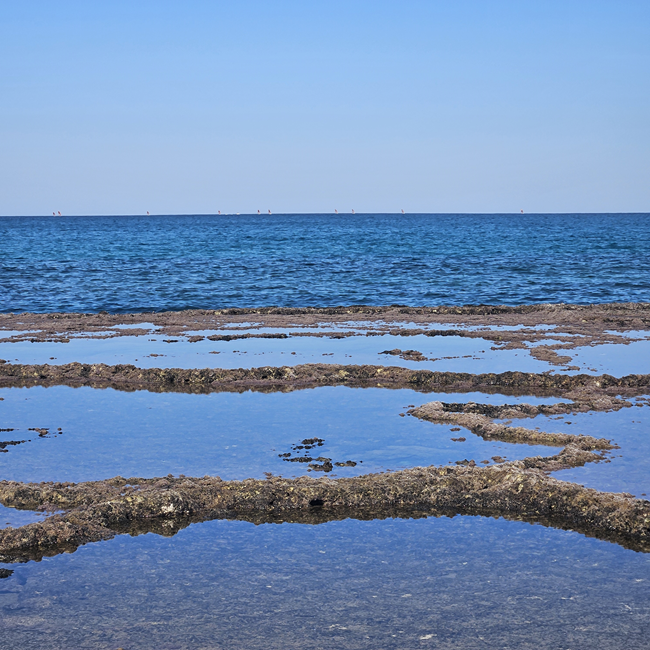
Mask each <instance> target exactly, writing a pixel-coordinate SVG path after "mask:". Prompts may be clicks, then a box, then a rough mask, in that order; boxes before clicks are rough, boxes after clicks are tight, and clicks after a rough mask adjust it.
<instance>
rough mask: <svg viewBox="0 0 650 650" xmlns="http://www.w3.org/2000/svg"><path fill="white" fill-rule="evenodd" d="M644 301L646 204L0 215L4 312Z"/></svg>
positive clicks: (648, 287) (648, 241)
mask: <svg viewBox="0 0 650 650" xmlns="http://www.w3.org/2000/svg"><path fill="white" fill-rule="evenodd" d="M648 300H650V214H611V215H607V214H563V215H543V214H537V215H494V214H485V215H477V214H473V215H462V214H461V215H435V214H413V215H394V214H372V215H325V214H323V215H313V214H309V215H300V214H294V215H273V216H258V215H225V216H216V215H183V216H155V217H154V216H151V217H147V216H128V217H127V216H120V217H112V216H105V217H61V218H59V217H2V218H0V312H5V313H6V312H20V311H32V312H52V311H101V310H107V311H110V312H137V311H150V310H154V311H156V310H178V309H185V308H220V307H228V306H240V307H253V306H263V305H281V306H310V305H311V306H325V305H340V304H372V305H389V304H406V305H435V304H479V303H485V304H510V305H516V304H528V303H539V302H566V303H602V302H616V301H622V302H628V301H634V302H638V301H648Z"/></svg>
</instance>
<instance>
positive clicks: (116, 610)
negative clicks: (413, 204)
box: [0, 214, 650, 650]
mask: <svg viewBox="0 0 650 650" xmlns="http://www.w3.org/2000/svg"><path fill="white" fill-rule="evenodd" d="M619 301H620V302H630V301H634V302H646V301H650V214H525V215H521V214H516V215H515V214H406V215H402V214H355V215H351V214H348V215H342V214H339V215H335V214H291V215H281V214H278V215H275V214H274V215H264V216H262V215H163V216H100V217H97V216H77V217H66V216H63V217H0V313H18V312H100V311H107V312H111V313H129V312H149V311H165V310H182V309H189V308H202V309H211V308H213V309H216V308H225V307H259V306H272V305H277V306H286V307H294V306H295V307H301V306H336V305H351V304H367V305H391V304H399V305H412V306H418V305H442V304H446V305H463V304H481V303H482V304H506V305H520V304H529V303H578V304H589V303H604V302H619ZM142 318H143V320H147V319H148V317H147V316H144V317H142ZM17 320H20V319H17ZM152 320H154V319H152ZM140 325H141V326H142V327H148V328H149V330H147V333H146V335H145V334H143V333H142V331H141V330H138V331H134V333H133V335H128V336H119V337H117V336H115V337H109V338H104V337H101V336H98V337H93V336H90V337H87V338H83V337H78V336H71V337H70V339H67V338H65V339H60V340H45V341H39V340H38V339H34V340H30V339H24V338H22V339H21V340H19V341H11V342H10V341H5V342H4V343H0V357H2V358H3V359H6V362H8V363H48V364H53V365H56V364H64V363H70V362H73V361H79V362H84V363H98V362H105V363H110V364H116V363H119V364H123V363H133V364H136V365H138V366H140V367H162V368H165V367H191V368H194V367H208V366H209V367H222V368H231V367H235V368H236V367H258V366H267V365H273V366H281V365H288V364H289V365H290V364H297V363H320V364H323V363H344V364H348V363H349V364H352V363H381V364H385V365H402V366H405V367H412V368H415V367H420V368H424V367H426V368H430V369H435V370H447V371H457V372H465V371H469V372H501V371H505V370H522V371H524V372H541V371H544V372H555V371H558V372H560V371H562V372H564V371H563V370H560V369H558V368H557V367H552V366H550V365H549V364H548V363H547V362H545V361H542V360H539V359H535V358H532V357H531V356H530V354H529V350H522V349H519V348H516V349H510V350H506V349H496V348H495V347H494V346H493V343H494V341H492V340H488V339H485V340H483V339H475V338H464V337H453V336H446V337H437V338H430V337H425V336H421V337H420V338H418V337H416V336H413V337H411V338H409V339H408V345H409V346H417V348H418V350H422V351H423V352H425V353H426V354H427V355H428V356H429V357H431V358H430V359H428V360H427V361H413V360H411V361H408V360H405V359H401V358H399V357H394V356H390V357H386V352H385V350H387V349H390V348H395V347H397V346H398V345H402V346H404V345H406V344H405V343H404V342H403V340H402V341H401V342H400V341H398V340H397V339H402V337H400V336H398V335H397V334H395V335H394V334H390V335H388V334H387V335H386V336H385V337H375V336H370V337H367V336H354V337H352V336H351V337H343V338H342V337H333V338H330V337H321V338H313V339H312V338H307V337H297V336H296V337H293V336H290V337H288V338H286V339H247V340H233V341H212V340H210V339H209V338H206V339H205V340H202V341H199V342H196V341H194V342H192V341H190V340H189V339H188V338H187V337H186V336H180V335H179V336H178V337H175V338H173V339H170V338H169V337H168V336H166V335H162V334H160V335H159V334H158V333H157V327H158V326H156V325H154V324H153V323H149V324H148V325H147V323H144V324H140ZM245 325H246V324H244V326H245ZM357 325H358V324H357ZM132 326H133V325H132V324H131V325H130V327H132ZM117 327H119V326H117ZM117 327H116V329H117ZM127 327H129V325H127ZM14 333H16V332H14ZM17 333H18V334H20V332H17ZM75 334H78V333H75ZM2 336H10V332H9V331H8V330H0V338H1V337H2ZM634 336H635V337H637V338H640V339H641V338H642V339H643V340H638V341H637V340H634V341H632V340H631V342H630V343H629V344H628V345H623V344H619V345H600V346H597V345H596V346H592V347H589V348H586V349H585V350H582V351H576V354H575V356H576V360H575V363H579V364H580V366H579V367H578V370H573V371H571V372H592V373H602V372H611V373H613V374H617V375H622V374H625V373H630V372H641V373H646V372H649V368H648V365H649V364H648V361H649V360H650V356H649V355H648V349H649V348H648V344H649V343H650V332H635V333H634ZM391 337H392V338H391ZM630 338H631V335H630ZM180 339H184V340H180ZM379 339H381V340H379ZM635 346H636V347H635ZM581 355H582V356H581ZM3 363H4V361H3ZM568 371H570V369H567V370H566V372H568ZM555 399H560V398H559V397H557V396H555V397H553V396H551V397H549V396H545V395H542V396H539V395H522V396H513V395H510V394H498V393H493V392H492V391H490V392H489V393H488V392H486V393H481V392H475V393H459V394H449V393H440V394H438V393H425V392H421V391H416V390H412V389H399V390H397V389H388V388H382V387H373V388H350V387H347V386H336V387H333V386H329V387H327V386H321V387H317V388H309V389H300V387H296V390H294V391H290V392H284V391H277V392H272V391H268V392H267V391H252V390H251V391H246V392H243V391H242V392H230V391H222V392H219V391H218V390H215V391H212V392H206V393H197V394H192V393H182V392H173V391H172V392H164V391H158V390H155V391H154V390H149V391H148V390H140V389H135V388H134V389H133V390H131V389H130V387H127V388H126V389H125V390H121V389H119V387H111V388H102V387H92V386H83V387H74V386H67V385H60V386H50V385H35V386H30V387H22V386H9V385H2V386H0V432H2V433H0V451H1V452H3V453H0V480H13V481H20V482H25V483H28V482H41V481H75V482H79V481H93V480H103V479H107V478H110V477H114V476H116V475H121V476H125V477H147V478H151V477H154V476H166V475H169V474H172V475H174V476H183V475H187V476H203V475H211V476H221V477H222V478H223V479H227V480H231V479H232V480H242V479H246V478H249V477H256V478H262V477H263V476H264V475H265V474H267V473H272V474H275V475H279V474H282V475H283V476H302V475H307V474H306V472H308V471H311V469H307V467H305V466H304V464H300V463H287V462H285V461H284V460H283V459H284V458H286V457H287V456H288V455H290V454H288V453H287V451H288V450H293V449H294V448H296V445H297V444H301V441H303V442H304V439H305V438H309V437H314V436H317V437H318V438H319V439H320V440H321V441H322V442H323V446H322V447H319V448H320V449H322V451H321V452H319V453H323V454H328V457H330V456H331V458H332V459H334V460H336V459H340V460H353V461H355V463H356V464H355V465H354V467H351V466H345V467H343V468H340V469H339V468H338V467H337V469H336V471H335V473H334V474H335V476H336V477H337V478H340V477H345V476H354V475H359V474H364V473H373V472H387V471H394V470H400V469H404V468H408V467H414V466H427V465H447V464H454V463H455V464H467V463H468V462H469V460H468V459H471V460H473V461H475V462H476V463H486V464H489V463H490V461H489V460H488V459H490V458H491V459H492V460H493V461H494V462H501V460H503V459H504V458H507V459H508V460H516V459H520V458H525V457H530V456H539V455H548V454H549V453H555V452H556V451H558V450H551V451H549V448H547V447H540V446H533V445H524V444H513V443H508V442H500V441H498V440H489V439H483V438H482V437H479V436H476V435H473V434H472V432H471V431H469V430H468V431H462V437H459V434H458V433H457V432H458V431H459V428H458V427H452V426H451V425H443V424H433V423H431V422H424V421H421V420H418V419H416V418H412V417H406V416H405V411H407V410H408V409H409V408H410V407H413V406H420V405H422V404H424V403H427V402H429V401H432V400H445V401H452V402H465V401H475V402H478V403H486V404H503V403H513V402H519V401H521V402H528V403H547V402H548V401H552V400H555ZM630 406H632V404H631V405H630ZM634 406H635V408H622V409H620V411H616V412H611V413H609V412H608V413H606V412H598V413H591V412H587V413H574V414H571V415H570V419H569V420H564V419H562V418H557V417H552V416H538V417H537V418H535V420H534V421H532V422H531V421H529V420H525V421H523V422H522V424H523V426H526V427H536V426H537V427H539V428H541V429H542V430H544V431H554V432H560V433H572V434H576V435H577V434H585V435H591V436H595V437H605V438H607V439H611V440H612V441H613V442H614V443H615V444H616V445H617V448H616V449H615V450H613V452H612V453H611V455H610V456H608V458H607V459H606V460H605V462H602V463H590V464H588V465H587V466H585V467H576V468H573V469H571V470H562V471H561V472H556V473H555V476H556V477H557V478H559V479H560V480H568V481H573V482H576V483H579V484H581V485H585V486H586V487H589V488H594V489H598V490H604V491H609V492H617V491H619V492H622V491H625V492H626V493H629V494H633V495H634V496H636V497H639V498H647V495H648V494H650V475H649V473H648V467H650V460H649V459H650V442H649V440H650V436H648V433H649V432H650V407H649V406H648V404H647V403H646V402H643V401H637V402H635V404H634ZM637 407H638V408H637ZM34 432H40V433H39V434H38V435H36V434H35V433H34ZM3 441H4V442H3ZM499 459H500V460H499ZM357 461H358V462H357ZM334 474H332V475H331V476H333V475H334ZM311 476H314V474H311ZM129 480H130V481H131V482H134V483H137V478H131V479H129ZM9 505H11V504H9ZM46 514H47V513H43V512H36V511H30V510H18V509H16V508H13V507H8V506H7V505H5V504H3V503H0V533H1V531H2V529H4V528H9V527H12V528H17V527H20V526H23V525H29V524H30V523H34V522H38V521H41V520H42V519H43V517H44V516H46ZM186 523H187V524H188V525H185V524H183V525H182V526H181V527H180V529H178V530H177V529H175V528H173V529H166V528H164V526H157V525H155V522H153V523H151V525H150V526H149V525H146V522H144V523H142V525H141V526H140V527H138V528H137V529H132V530H129V531H128V533H127V532H125V533H124V534H119V535H117V536H116V537H114V538H113V539H110V540H106V541H101V542H97V543H89V544H85V545H82V546H81V547H79V548H77V549H76V550H73V549H72V548H68V547H66V548H64V549H63V550H64V551H66V552H60V553H59V552H58V550H57V552H54V551H53V552H52V553H51V557H49V556H45V557H42V558H39V559H38V561H35V560H30V561H25V562H14V561H10V560H11V558H4V559H3V558H1V557H0V650H4V649H5V648H7V649H8V648H20V649H21V650H22V649H31V648H34V649H38V650H64V649H66V650H67V649H68V648H80V649H92V650H94V649H100V650H115V649H116V648H123V649H125V650H126V649H135V648H137V649H139V650H195V649H204V650H216V649H219V650H243V649H245V650H257V649H259V650H269V649H276V650H287V649H292V650H375V649H379V648H381V649H387V650H388V649H390V650H410V649H418V650H419V649H421V648H425V649H429V648H431V649H436V650H461V649H462V650H482V649H483V648H503V649H512V650H515V649H516V650H520V649H521V650H559V649H562V650H594V649H597V650H612V649H616V650H636V649H639V650H641V649H645V648H648V643H649V642H648V639H650V553H645V552H641V551H637V550H634V548H629V547H627V546H625V545H622V544H617V543H613V542H610V541H608V540H606V539H600V538H596V537H591V536H590V535H589V534H583V533H580V532H576V531H573V530H564V529H561V528H554V527H552V526H550V525H547V524H543V523H542V522H540V523H530V522H527V521H519V520H515V518H513V517H509V518H508V519H506V518H504V517H502V516H499V513H495V514H494V515H493V516H487V515H486V516H453V513H448V514H445V513H436V514H435V516H427V517H424V516H422V515H420V514H416V513H414V514H412V515H407V514H403V515H400V516H397V515H395V516H388V515H382V516H377V517H376V518H370V517H366V516H365V515H363V516H362V515H354V514H352V515H351V516H349V517H347V518H345V517H344V516H343V515H341V518H340V519H334V518H333V519H332V520H331V521H320V522H319V520H318V519H314V522H313V523H290V522H289V521H285V522H282V523H271V521H270V520H269V521H267V522H260V521H257V520H255V519H253V520H251V521H247V520H245V519H243V518H242V519H241V520H236V519H215V520H213V521H206V522H202V523H192V524H191V525H190V524H189V522H186ZM5 560H6V561H5Z"/></svg>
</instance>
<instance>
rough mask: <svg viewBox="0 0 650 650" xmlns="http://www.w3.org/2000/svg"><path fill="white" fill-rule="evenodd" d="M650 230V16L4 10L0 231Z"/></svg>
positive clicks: (501, 4) (398, 8)
mask: <svg viewBox="0 0 650 650" xmlns="http://www.w3.org/2000/svg"><path fill="white" fill-rule="evenodd" d="M334 208H338V210H339V211H348V210H350V209H352V208H354V209H356V210H357V212H393V211H398V210H400V209H401V208H404V209H405V210H407V211H409V212H500V211H504V212H518V211H519V210H520V209H524V210H526V211H527V212H543V211H550V212H565V211H581V212H590V211H598V212H605V211H650V1H648V0H620V1H618V0H610V1H608V2H603V1H600V0H584V1H582V0H580V1H577V0H544V1H543V2H542V1H538V2H535V1H533V0H530V1H528V0H512V1H499V0H480V1H479V0H476V1H472V0H447V1H445V2H436V1H435V0H428V1H426V2H418V1H409V0H402V1H401V2H398V1H397V0H395V1H393V2H382V1H380V0H372V1H367V2H360V1H359V2H355V1H354V0H346V1H343V2H338V1H335V0H327V1H322V2H320V1H311V0H301V1H296V2H285V1H282V0H273V1H271V0H265V1H261V2H257V1H251V0H231V1H229V2H217V1H212V2H199V1H195V2H192V1H191V0H186V1H185V2H180V1H176V2H165V1H164V0H155V1H152V2H144V1H141V2H138V1H137V0H128V1H120V0H110V1H109V0H106V1H104V2H89V1H87V0H85V1H83V2H74V1H65V0H57V1H56V2H53V1H52V0H47V1H39V0H18V1H15V0H3V2H2V3H1V4H0V214H4V215H7V214H51V212H52V211H53V210H61V212H62V213H63V214H68V215H70V214H134V213H136V214H142V213H144V212H145V211H146V210H149V211H151V213H152V214H155V213H214V212H216V211H217V210H221V211H222V212H253V211H256V210H257V209H260V210H262V211H266V210H267V209H271V210H272V211H274V212H330V211H333V210H334Z"/></svg>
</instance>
